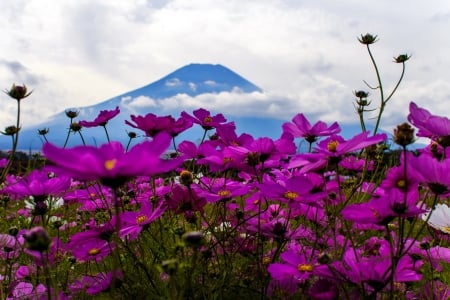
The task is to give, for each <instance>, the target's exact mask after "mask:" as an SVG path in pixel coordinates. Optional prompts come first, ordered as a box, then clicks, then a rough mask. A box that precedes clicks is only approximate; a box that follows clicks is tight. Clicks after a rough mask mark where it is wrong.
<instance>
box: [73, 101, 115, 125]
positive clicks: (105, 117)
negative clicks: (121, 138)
mask: <svg viewBox="0 0 450 300" xmlns="http://www.w3.org/2000/svg"><path fill="white" fill-rule="evenodd" d="M119 113H120V109H119V107H118V106H116V109H114V110H102V111H100V113H99V114H98V116H97V118H95V120H94V121H84V120H83V121H80V122H78V124H80V125H81V126H82V127H86V128H89V127H97V126H105V125H106V124H107V123H108V121H109V120H111V119H112V118H114V117H115V116H117V115H118V114H119Z"/></svg>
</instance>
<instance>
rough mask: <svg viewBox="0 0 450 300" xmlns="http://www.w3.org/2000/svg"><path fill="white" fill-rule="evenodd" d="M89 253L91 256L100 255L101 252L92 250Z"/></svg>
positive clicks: (96, 249)
mask: <svg viewBox="0 0 450 300" xmlns="http://www.w3.org/2000/svg"><path fill="white" fill-rule="evenodd" d="M88 253H89V255H97V254H99V253H100V250H99V249H98V248H92V249H91V250H89V252H88Z"/></svg>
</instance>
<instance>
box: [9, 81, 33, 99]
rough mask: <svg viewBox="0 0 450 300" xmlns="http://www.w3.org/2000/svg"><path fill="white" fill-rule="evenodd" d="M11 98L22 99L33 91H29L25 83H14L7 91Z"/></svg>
mask: <svg viewBox="0 0 450 300" xmlns="http://www.w3.org/2000/svg"><path fill="white" fill-rule="evenodd" d="M5 92H6V93H7V94H8V95H9V96H10V97H11V98H13V99H16V100H17V101H20V100H22V99H24V98H26V97H28V96H30V95H31V93H32V92H33V91H31V92H28V89H27V86H26V85H25V84H23V85H15V84H13V85H12V87H11V89H10V90H6V91H5Z"/></svg>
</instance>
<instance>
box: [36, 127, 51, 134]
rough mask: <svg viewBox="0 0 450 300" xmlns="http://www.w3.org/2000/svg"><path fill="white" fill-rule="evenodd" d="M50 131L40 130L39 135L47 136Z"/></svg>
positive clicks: (46, 129)
mask: <svg viewBox="0 0 450 300" xmlns="http://www.w3.org/2000/svg"><path fill="white" fill-rule="evenodd" d="M49 131H50V129H48V128H43V129H38V134H39V135H46V134H47V133H48V132H49Z"/></svg>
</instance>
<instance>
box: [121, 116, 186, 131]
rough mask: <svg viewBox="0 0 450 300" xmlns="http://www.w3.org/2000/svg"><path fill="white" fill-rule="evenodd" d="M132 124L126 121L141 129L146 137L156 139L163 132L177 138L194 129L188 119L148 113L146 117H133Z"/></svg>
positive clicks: (129, 123) (126, 122)
mask: <svg viewBox="0 0 450 300" xmlns="http://www.w3.org/2000/svg"><path fill="white" fill-rule="evenodd" d="M131 120H132V122H133V123H132V122H130V121H128V120H126V121H125V124H127V125H130V126H131V127H134V128H137V129H140V130H142V131H144V132H145V135H146V136H149V137H154V136H156V135H157V134H159V133H161V132H166V133H169V134H170V136H172V137H175V136H177V135H178V134H180V133H181V132H183V131H185V130H186V129H188V128H190V127H192V121H190V120H188V119H186V118H179V119H178V120H175V119H174V118H173V117H172V116H157V115H155V114H152V113H148V114H146V115H145V116H135V115H131Z"/></svg>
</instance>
